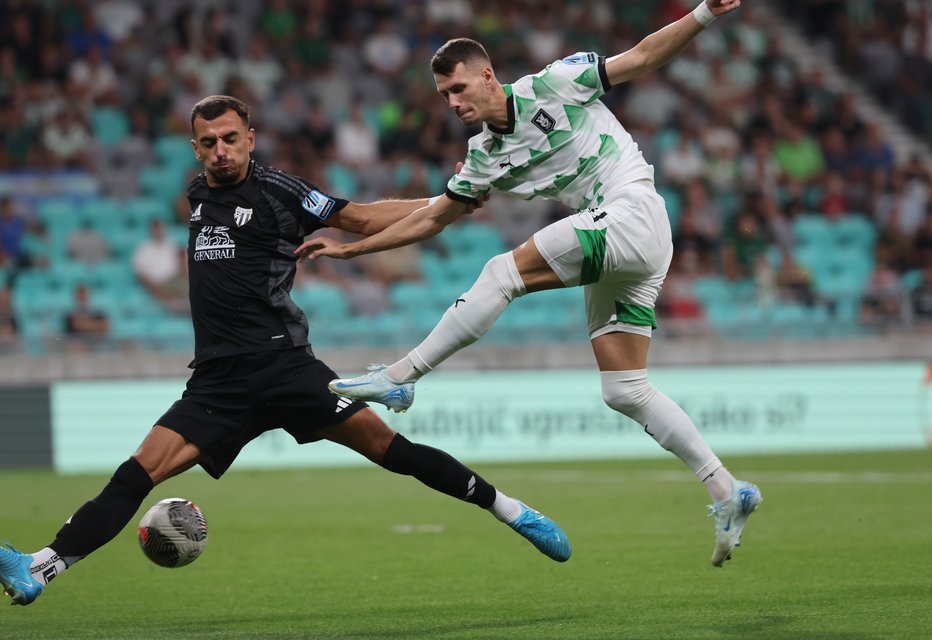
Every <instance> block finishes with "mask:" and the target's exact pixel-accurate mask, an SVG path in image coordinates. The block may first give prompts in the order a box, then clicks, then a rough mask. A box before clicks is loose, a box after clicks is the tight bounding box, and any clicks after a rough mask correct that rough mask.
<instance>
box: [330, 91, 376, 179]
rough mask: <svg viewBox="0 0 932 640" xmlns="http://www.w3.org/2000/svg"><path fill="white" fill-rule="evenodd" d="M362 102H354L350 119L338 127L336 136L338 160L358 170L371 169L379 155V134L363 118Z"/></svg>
mask: <svg viewBox="0 0 932 640" xmlns="http://www.w3.org/2000/svg"><path fill="white" fill-rule="evenodd" d="M360 102H361V101H360V100H356V101H354V102H353V105H352V106H351V107H350V112H349V118H347V119H346V120H344V121H343V122H341V123H340V124H339V125H337V128H336V133H335V136H334V140H335V142H336V153H337V158H338V159H339V160H341V161H343V162H345V163H346V164H347V165H349V166H350V167H354V168H357V169H358V168H362V167H367V166H368V167H371V166H372V165H373V163H375V162H376V161H377V160H378V155H379V137H378V134H376V132H375V130H374V129H373V128H372V127H371V126H370V125H369V123H368V122H366V120H365V118H364V117H363V110H362V107H361V106H360Z"/></svg>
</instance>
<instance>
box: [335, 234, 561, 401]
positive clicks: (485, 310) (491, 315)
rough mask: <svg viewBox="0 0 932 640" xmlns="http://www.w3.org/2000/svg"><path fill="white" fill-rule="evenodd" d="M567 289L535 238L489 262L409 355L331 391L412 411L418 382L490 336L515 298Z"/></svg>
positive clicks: (338, 384)
mask: <svg viewBox="0 0 932 640" xmlns="http://www.w3.org/2000/svg"><path fill="white" fill-rule="evenodd" d="M563 286H564V284H563V282H562V281H561V280H560V278H558V277H557V275H556V274H555V273H554V272H553V271H552V270H551V269H550V267H549V266H548V265H547V261H546V260H545V259H544V258H543V256H541V254H540V252H539V251H538V250H537V246H536V245H535V242H534V239H533V238H531V239H529V240H528V241H527V242H525V243H524V244H522V245H521V246H520V247H518V248H517V249H515V250H514V251H511V252H509V253H503V254H501V255H497V256H495V257H494V258H492V259H491V260H489V261H488V262H487V263H486V265H485V267H484V268H483V269H482V272H481V273H480V274H479V277H478V279H476V282H475V283H473V285H472V287H470V289H469V290H468V291H466V292H465V293H463V294H462V295H460V297H459V298H457V299H456V301H455V302H454V303H453V305H452V306H451V307H449V308H448V309H447V310H446V312H445V313H444V314H443V317H441V318H440V322H438V323H437V326H436V327H434V330H433V331H431V332H430V334H429V335H428V336H427V337H426V338H425V339H424V341H423V342H421V344H419V345H418V346H417V347H415V348H414V349H412V350H411V351H410V352H409V353H408V355H407V356H405V357H404V358H402V359H401V360H399V361H398V362H395V363H394V364H392V365H390V366H387V367H386V366H383V365H376V366H373V367H371V368H370V371H369V373H367V374H365V375H363V376H359V377H358V378H347V379H337V380H333V381H332V382H331V383H330V385H329V388H330V390H331V391H332V392H334V393H336V394H339V395H341V396H345V397H347V398H351V399H353V400H362V401H366V402H378V403H380V404H384V405H385V406H386V407H388V408H389V409H391V410H393V411H397V412H402V411H406V410H407V409H408V407H410V406H411V404H412V403H413V402H414V383H415V382H416V381H417V380H419V379H420V378H421V376H423V375H424V374H426V373H428V372H429V371H431V370H433V369H434V368H435V367H437V366H438V365H440V363H442V362H443V361H444V360H446V359H447V358H449V357H450V356H452V355H453V354H454V353H456V352H457V351H459V350H460V349H462V348H464V347H467V346H469V345H470V344H472V343H473V342H475V341H476V340H478V339H479V338H481V337H482V336H483V335H485V333H486V332H487V331H488V330H489V329H491V328H492V325H493V324H494V323H495V321H496V320H497V319H498V317H499V316H500V315H501V314H502V312H503V311H504V310H505V308H506V307H507V306H508V305H509V304H511V302H512V301H513V300H515V299H516V298H519V297H520V296H523V295H525V294H526V293H533V292H535V291H543V290H545V289H555V288H560V287H563Z"/></svg>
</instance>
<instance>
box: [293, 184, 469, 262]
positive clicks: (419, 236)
mask: <svg viewBox="0 0 932 640" xmlns="http://www.w3.org/2000/svg"><path fill="white" fill-rule="evenodd" d="M471 210H472V207H467V205H465V204H463V203H462V202H458V201H456V200H451V199H450V198H448V197H447V196H445V195H443V196H437V197H435V198H431V199H430V201H429V204H427V205H426V206H422V207H420V208H418V209H416V210H414V211H413V212H411V213H410V214H409V215H407V216H405V217H403V218H401V219H400V220H397V221H396V222H394V223H393V224H391V225H389V226H387V227H385V228H384V229H382V230H381V231H379V232H378V233H375V234H373V235H370V236H368V237H366V238H363V239H362V240H358V241H356V242H349V243H347V242H340V241H338V240H335V239H333V238H329V237H320V238H311V239H309V240H306V241H305V242H304V243H303V244H302V245H301V246H300V247H298V248H297V249H295V252H294V253H295V255H297V256H298V260H304V259H305V258H311V259H315V258H320V257H323V256H327V257H330V258H339V259H343V260H346V259H348V258H354V257H356V256H359V255H362V254H365V253H376V252H378V251H385V250H387V249H395V248H396V247H403V246H405V245H408V244H412V243H415V242H419V241H421V240H425V239H427V238H430V237H431V236H435V235H437V234H438V233H440V232H441V231H442V230H443V228H444V227H446V226H447V225H448V224H450V223H451V222H453V221H455V220H456V219H457V218H459V217H460V216H461V215H463V214H464V213H467V212H468V211H471ZM341 213H342V212H341ZM332 226H334V227H337V228H339V229H343V230H344V231H354V232H357V233H359V231H358V230H357V229H354V228H351V225H350V226H344V222H343V221H340V220H334V222H333V223H332Z"/></svg>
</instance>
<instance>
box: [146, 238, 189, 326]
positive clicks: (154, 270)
mask: <svg viewBox="0 0 932 640" xmlns="http://www.w3.org/2000/svg"><path fill="white" fill-rule="evenodd" d="M182 262H183V261H181V260H179V258H178V247H176V246H175V244H174V243H172V242H171V241H170V240H169V239H168V237H167V236H166V233H165V224H164V223H163V222H162V221H161V220H158V219H156V220H153V221H152V222H151V223H149V237H148V238H147V239H146V240H144V241H143V242H141V243H140V244H139V246H137V247H136V250H135V251H134V252H133V272H134V273H135V274H136V277H137V278H139V281H140V282H141V283H142V284H143V286H144V287H145V288H146V290H147V291H148V292H149V293H150V294H151V295H152V296H153V297H154V298H156V299H157V300H159V301H160V302H161V303H162V304H164V305H165V306H166V308H168V309H170V310H173V311H178V310H179V308H180V307H182V308H183V298H182V297H181V296H183V295H184V293H186V290H184V289H183V287H182V286H181V285H180V284H179V281H180V280H186V279H187V273H186V272H185V271H184V269H183V265H182ZM184 262H185V263H186V261H184Z"/></svg>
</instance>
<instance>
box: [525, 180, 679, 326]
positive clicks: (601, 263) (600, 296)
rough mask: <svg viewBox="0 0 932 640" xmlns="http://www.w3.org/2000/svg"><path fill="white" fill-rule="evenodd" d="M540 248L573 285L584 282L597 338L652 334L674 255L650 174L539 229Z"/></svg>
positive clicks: (537, 241)
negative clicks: (656, 308) (616, 333)
mask: <svg viewBox="0 0 932 640" xmlns="http://www.w3.org/2000/svg"><path fill="white" fill-rule="evenodd" d="M534 243H535V244H536V245H537V250H538V251H540V254H541V255H542V256H543V257H544V259H545V260H546V261H547V264H548V265H550V268H551V269H553V271H554V273H556V274H557V276H558V277H559V278H560V280H562V281H563V284H565V285H566V286H568V287H577V286H580V285H582V286H584V287H585V292H586V318H587V320H588V322H589V337H590V338H596V337H598V336H601V335H604V334H606V333H611V332H613V331H624V332H627V333H636V334H640V335H645V336H648V337H650V335H651V331H652V329H653V328H655V327H656V326H657V321H656V318H655V315H654V303H655V302H656V301H657V296H658V295H660V288H661V286H662V285H663V279H664V278H665V277H666V275H667V269H668V268H669V267H670V259H671V258H672V257H673V240H672V238H671V232H670V221H669V219H668V218H667V209H666V207H665V206H664V203H663V198H661V197H660V195H658V193H657V191H656V189H654V185H653V183H651V182H650V181H640V182H635V183H632V184H629V185H625V187H624V188H622V189H620V190H619V195H618V196H616V197H614V198H612V199H611V200H606V201H605V202H603V203H602V204H601V205H599V206H597V207H594V208H592V209H584V210H583V211H580V212H578V213H576V214H573V215H571V216H568V217H566V218H563V219H562V220H558V221H557V222H554V223H553V224H551V225H548V226H546V227H544V228H543V229H541V230H540V231H538V232H537V233H535V234H534Z"/></svg>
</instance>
